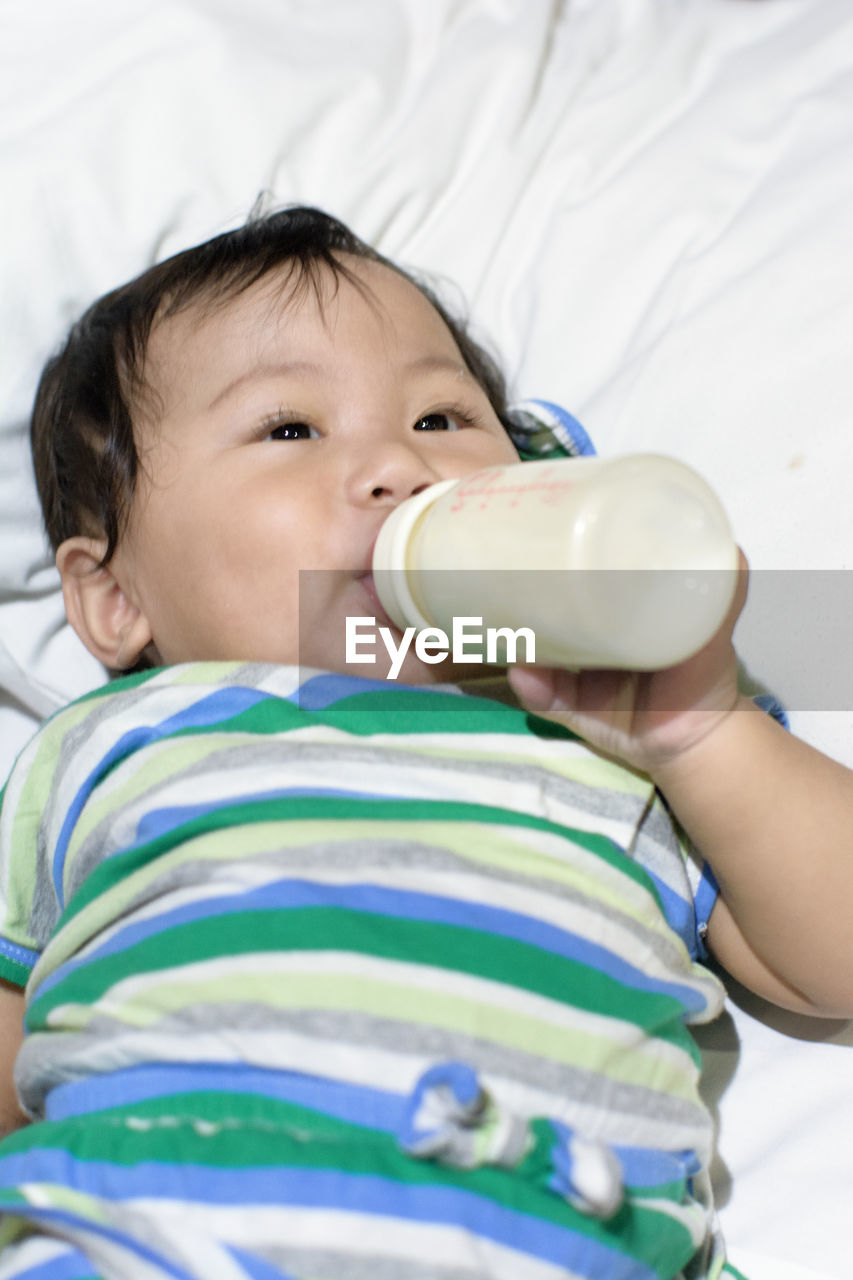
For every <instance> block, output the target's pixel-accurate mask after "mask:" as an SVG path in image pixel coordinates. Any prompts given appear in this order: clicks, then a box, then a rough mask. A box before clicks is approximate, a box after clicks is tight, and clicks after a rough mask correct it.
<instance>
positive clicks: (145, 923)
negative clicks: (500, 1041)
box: [39, 879, 707, 1013]
mask: <svg viewBox="0 0 853 1280" xmlns="http://www.w3.org/2000/svg"><path fill="white" fill-rule="evenodd" d="M305 907H338V908H341V909H344V910H349V911H359V912H366V913H369V914H371V915H377V916H385V917H388V918H398V919H404V920H422V921H427V922H429V923H434V924H447V925H453V926H455V927H457V928H464V929H472V930H476V931H478V932H483V933H489V934H492V935H498V936H500V937H504V938H508V939H511V940H513V941H515V942H521V943H524V944H525V945H527V946H531V947H535V948H536V949H537V950H538V951H546V952H550V953H551V954H552V955H555V956H558V957H560V958H561V959H564V960H571V961H573V962H574V963H577V964H583V965H586V966H588V967H589V968H591V969H594V970H595V971H596V972H597V973H603V974H605V975H606V976H607V977H609V978H611V979H612V980H613V981H615V982H621V983H623V984H625V985H627V986H630V987H632V988H633V989H634V990H636V991H645V992H651V993H654V994H659V995H664V996H669V997H671V998H672V999H673V1000H677V1001H678V1002H679V1003H680V1004H681V1005H682V1006H683V1007H684V1009H685V1010H686V1011H687V1012H688V1013H695V1012H701V1011H703V1010H704V1009H705V1008H706V1007H707V1002H706V1000H705V997H704V996H703V994H702V993H701V991H699V990H694V989H693V988H692V987H690V986H687V985H684V986H682V985H681V984H679V983H677V982H665V981H661V980H659V979H657V978H653V977H651V976H649V975H648V974H646V973H644V972H643V971H642V970H640V969H637V968H636V967H635V966H634V965H632V964H630V963H629V962H628V961H627V960H624V959H623V958H622V957H621V956H619V955H617V954H614V953H613V952H611V951H609V950H607V948H606V947H603V946H600V945H598V944H597V943H594V942H590V941H588V940H587V939H586V938H583V937H580V936H578V935H577V934H574V933H570V932H568V931H566V930H563V929H559V928H557V927H556V926H555V925H551V924H547V923H546V922H545V921H542V920H538V919H536V918H534V917H531V916H525V915H521V914H519V913H517V912H514V911H508V910H506V909H505V908H503V907H489V906H484V905H481V904H478V903H476V902H460V901H457V900H456V899H455V898H445V897H441V896H439V895H436V894H430V893H417V892H411V891H408V890H398V889H386V888H383V887H381V886H379V885H373V884H355V885H352V884H351V885H327V884H319V883H316V882H314V881H311V880H303V879H285V880H279V881H277V882H275V883H272V884H265V885H261V886H259V887H258V888H256V889H250V890H247V891H245V892H243V893H238V894H229V895H228V896H225V897H216V898H212V899H205V900H202V901H200V902H190V903H186V904H184V905H183V906H180V907H176V908H175V909H174V910H172V911H164V912H161V913H160V914H159V915H158V916H155V917H153V918H148V919H145V920H141V921H138V922H137V923H135V924H129V925H127V926H126V927H125V928H124V929H122V930H121V931H120V932H119V933H117V934H115V935H114V936H113V937H112V938H110V940H109V941H108V942H107V943H105V944H104V945H103V946H101V947H98V948H97V949H96V950H93V951H91V952H89V954H88V955H87V956H86V957H85V958H84V959H81V960H76V961H71V962H70V963H68V964H65V965H63V966H62V967H61V968H60V969H58V970H57V972H56V973H55V974H53V975H51V977H50V978H48V979H46V980H45V982H44V983H42V985H41V987H40V989H39V995H46V994H47V993H48V992H49V991H51V990H52V989H53V988H54V987H55V986H56V984H57V983H59V982H62V981H64V979H65V978H67V977H68V976H70V975H71V974H72V973H74V972H76V971H77V970H79V969H82V968H85V967H86V966H87V965H88V964H91V963H94V962H96V961H98V960H101V959H103V958H105V957H107V956H111V955H117V954H119V953H121V952H123V951H126V950H128V949H129V948H131V947H133V946H134V945H135V944H136V943H138V942H142V941H144V940H145V939H147V938H150V937H154V936H156V935H157V934H161V933H165V932H166V930H168V929H175V928H180V927H181V926H182V925H185V924H191V923H193V922H195V921H198V920H203V919H207V918H215V917H218V916H224V915H230V914H231V913H234V912H246V911H254V912H259V911H272V910H295V909H299V908H305ZM282 949H283V950H284V949H286V947H285V941H284V940H283V942H282ZM251 950H252V937H251V931H250V930H247V934H246V952H247V953H250V952H251ZM570 995H571V993H570V992H569V991H567V997H569V996H570Z"/></svg>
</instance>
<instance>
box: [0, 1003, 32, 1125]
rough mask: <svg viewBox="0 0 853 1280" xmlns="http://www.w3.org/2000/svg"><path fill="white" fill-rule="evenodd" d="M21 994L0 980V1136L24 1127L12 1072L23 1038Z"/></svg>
mask: <svg viewBox="0 0 853 1280" xmlns="http://www.w3.org/2000/svg"><path fill="white" fill-rule="evenodd" d="M23 1019H24V993H23V991H21V990H20V988H19V987H13V986H12V985H11V983H8V982H3V980H2V979H0V1136H2V1135H3V1134H6V1133H11V1131H12V1130H13V1129H19V1128H20V1127H21V1125H22V1124H26V1123H27V1117H26V1116H25V1115H24V1113H23V1111H22V1110H21V1108H20V1107H19V1106H18V1098H17V1095H16V1093H15V1086H14V1085H13V1083H12V1068H13V1066H14V1065H15V1058H16V1057H17V1054H18V1050H19V1049H20V1047H21V1041H22V1040H23V1038H24V1029H23Z"/></svg>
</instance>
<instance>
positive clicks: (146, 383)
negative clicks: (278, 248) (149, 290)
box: [139, 254, 467, 420]
mask: <svg viewBox="0 0 853 1280" xmlns="http://www.w3.org/2000/svg"><path fill="white" fill-rule="evenodd" d="M339 264H340V270H337V271H333V270H332V269H331V268H329V267H328V266H326V265H325V264H314V268H313V270H311V271H310V272H308V271H305V270H299V269H298V267H299V264H296V263H292V262H288V263H285V264H283V265H281V266H278V267H275V268H272V269H271V270H269V271H267V272H266V273H265V274H264V275H262V276H261V277H260V278H259V279H257V280H256V281H255V282H253V283H252V284H250V285H249V286H248V287H244V288H241V289H239V290H234V289H232V290H230V291H228V290H217V289H215V288H212V289H211V290H208V291H206V292H203V293H200V294H199V295H198V296H197V297H195V298H193V299H191V300H189V301H185V302H183V303H182V305H180V306H179V307H176V308H172V307H170V306H169V303H168V300H167V301H166V303H165V304H164V306H163V308H162V309H161V315H160V317H159V318H158V319H156V320H155V322H154V325H153V326H152V329H151V333H150V335H149V340H148V344H147V347H146V353H145V364H144V377H143V380H142V389H141V390H142V394H141V395H140V397H139V406H140V409H141V410H142V413H143V415H144V416H145V417H146V418H148V419H149V420H151V419H156V418H158V417H160V416H161V415H162V414H163V413H164V412H166V411H167V410H168V408H169V407H170V406H171V405H172V404H174V403H175V402H176V401H179V400H180V399H182V398H183V396H184V395H185V394H187V392H188V391H192V389H193V387H194V386H195V385H196V384H198V383H199V382H205V381H207V380H208V379H215V378H216V377H217V376H218V375H219V373H220V372H221V371H222V369H223V366H224V365H226V364H228V365H237V364H239V363H241V362H242V361H246V362H250V361H252V360H262V359H263V355H264V352H265V351H276V352H278V351H281V352H282V353H285V352H287V351H288V350H289V349H290V348H292V347H294V346H300V347H302V349H304V350H310V346H311V343H310V336H311V335H314V336H318V335H319V336H320V337H322V338H323V339H328V340H329V341H330V342H331V344H332V345H335V344H338V343H350V344H351V343H353V342H354V341H355V342H356V343H357V342H360V341H363V342H364V343H365V345H367V343H368V341H369V337H370V334H371V333H373V334H375V336H376V337H377V338H378V341H379V342H380V344H381V345H382V346H383V347H385V348H387V349H389V350H390V349H395V348H397V347H398V346H399V347H403V348H404V349H405V350H406V351H407V352H408V353H409V354H410V355H413V356H419V355H421V354H423V355H425V356H427V355H429V354H436V355H437V354H441V355H444V356H445V357H447V358H448V359H454V360H456V361H458V364H459V371H460V374H463V375H464V374H465V373H466V372H467V371H466V368H465V362H464V359H463V357H462V354H461V352H460V351H459V347H458V346H457V343H456V340H455V338H454V335H453V333H452V332H451V330H450V328H449V327H448V325H447V323H446V321H445V320H444V318H443V316H442V315H441V314H440V312H439V311H438V310H437V309H436V307H435V306H434V305H433V303H432V301H431V300H430V298H429V297H428V296H427V295H426V294H425V293H424V292H423V291H422V290H421V289H420V288H419V287H418V286H417V284H416V283H415V282H414V281H412V280H411V279H409V277H408V276H406V275H404V274H402V273H401V272H399V271H397V270H395V269H394V268H393V267H392V266H390V265H387V264H386V263H384V262H376V261H373V260H371V259H363V258H358V257H356V256H354V255H348V254H341V255H339ZM353 317H355V320H354V319H353ZM306 335H308V340H307V343H306Z"/></svg>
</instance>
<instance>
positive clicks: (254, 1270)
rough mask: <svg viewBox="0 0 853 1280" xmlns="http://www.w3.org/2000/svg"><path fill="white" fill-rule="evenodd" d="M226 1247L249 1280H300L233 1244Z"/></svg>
mask: <svg viewBox="0 0 853 1280" xmlns="http://www.w3.org/2000/svg"><path fill="white" fill-rule="evenodd" d="M225 1247H226V1248H227V1250H228V1252H229V1253H230V1254H231V1256H232V1258H233V1259H234V1261H235V1262H239V1264H240V1266H241V1267H242V1268H243V1270H244V1271H245V1273H246V1276H247V1278H248V1280H298V1278H297V1277H296V1276H292V1275H291V1274H290V1273H289V1272H285V1271H282V1270H281V1268H280V1267H274V1266H272V1265H271V1264H270V1263H269V1262H264V1260H263V1258H258V1257H257V1256H256V1255H255V1254H254V1253H247V1252H246V1250H245V1249H238V1248H237V1246H236V1245H233V1244H232V1245H226V1246H225Z"/></svg>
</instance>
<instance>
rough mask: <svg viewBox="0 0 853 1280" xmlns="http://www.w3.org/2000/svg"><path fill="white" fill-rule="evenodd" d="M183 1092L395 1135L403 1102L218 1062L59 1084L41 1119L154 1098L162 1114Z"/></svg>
mask: <svg viewBox="0 0 853 1280" xmlns="http://www.w3.org/2000/svg"><path fill="white" fill-rule="evenodd" d="M187 1093H220V1094H222V1093H238V1094H251V1095H253V1096H254V1097H256V1098H258V1100H259V1111H260V1112H261V1113H262V1111H263V1101H264V1099H265V1098H274V1099H276V1100H277V1101H279V1102H292V1103H294V1104H295V1105H297V1106H304V1107H309V1108H311V1109H312V1110H315V1111H320V1112H322V1113H324V1114H325V1115H327V1116H332V1117H333V1118H335V1119H337V1120H342V1121H344V1122H345V1123H347V1124H353V1125H358V1126H359V1127H360V1128H369V1129H377V1130H379V1131H381V1132H384V1133H392V1134H396V1133H397V1132H398V1130H399V1127H400V1123H401V1121H402V1117H403V1114H404V1111H405V1108H406V1104H407V1101H408V1098H407V1097H406V1096H404V1095H402V1094H398V1093H391V1092H389V1091H388V1090H384V1089H374V1088H370V1087H369V1086H367V1085H351V1084H346V1083H344V1082H343V1081H338V1080H326V1079H323V1077H322V1076H309V1075H304V1074H303V1073H301V1072H298V1071H276V1070H273V1069H265V1068H263V1067H243V1066H236V1067H235V1066H220V1065H219V1064H217V1063H202V1064H195V1065H192V1066H190V1065H187V1066H184V1065H181V1064H175V1065H171V1064H169V1065H168V1066H162V1067H130V1068H128V1069H127V1070H125V1071H118V1072H114V1073H112V1074H110V1075H107V1076H98V1077H95V1078H93V1079H90V1080H77V1081H71V1082H70V1083H69V1084H64V1085H58V1086H57V1087H56V1088H54V1089H52V1090H51V1092H50V1093H49V1094H48V1097H47V1104H46V1118H47V1119H48V1120H50V1121H59V1120H68V1119H74V1118H76V1117H77V1116H81V1115H91V1114H93V1113H96V1112H99V1111H106V1110H109V1109H111V1108H113V1107H127V1106H133V1105H135V1104H138V1103H140V1102H147V1101H150V1100H152V1099H154V1098H161V1099H164V1109H168V1107H169V1106H173V1105H177V1104H176V1103H167V1102H166V1101H165V1099H167V1098H174V1097H175V1096H176V1095H182V1094H187Z"/></svg>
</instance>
